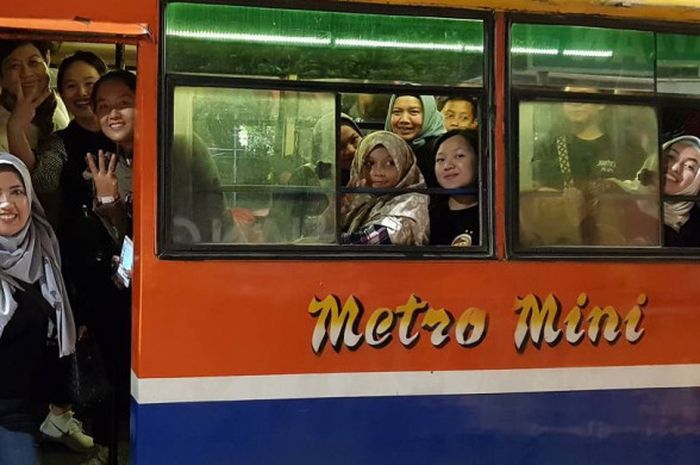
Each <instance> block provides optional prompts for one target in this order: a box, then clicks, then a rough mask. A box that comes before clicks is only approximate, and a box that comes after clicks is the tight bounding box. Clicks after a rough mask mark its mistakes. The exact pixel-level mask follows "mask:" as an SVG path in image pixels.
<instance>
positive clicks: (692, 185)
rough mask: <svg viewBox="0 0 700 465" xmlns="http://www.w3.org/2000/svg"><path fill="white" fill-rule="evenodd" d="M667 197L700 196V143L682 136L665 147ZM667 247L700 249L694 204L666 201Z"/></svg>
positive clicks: (699, 223)
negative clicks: (699, 193) (699, 194)
mask: <svg viewBox="0 0 700 465" xmlns="http://www.w3.org/2000/svg"><path fill="white" fill-rule="evenodd" d="M663 162H664V173H665V175H664V194H666V195H667V196H668V195H678V196H694V195H698V192H700V139H698V138H697V137H695V136H680V137H676V138H675V139H672V140H670V141H668V142H666V143H665V144H664V145H663ZM664 223H666V227H665V233H666V240H665V244H666V245H668V246H672V247H700V213H699V212H698V208H697V206H696V202H695V201H693V200H679V201H670V200H666V201H664Z"/></svg>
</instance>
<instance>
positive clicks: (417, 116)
mask: <svg viewBox="0 0 700 465" xmlns="http://www.w3.org/2000/svg"><path fill="white" fill-rule="evenodd" d="M422 130H423V105H422V104H421V102H420V100H419V99H418V98H416V97H413V96H403V97H398V98H397V99H396V100H394V106H393V107H392V109H391V132H393V133H394V134H398V135H399V136H400V137H401V138H402V139H403V140H405V141H406V142H411V141H412V140H413V139H415V138H416V137H418V135H419V134H420V133H421V131H422Z"/></svg>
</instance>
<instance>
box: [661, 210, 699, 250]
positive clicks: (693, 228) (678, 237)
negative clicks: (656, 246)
mask: <svg viewBox="0 0 700 465" xmlns="http://www.w3.org/2000/svg"><path fill="white" fill-rule="evenodd" d="M664 229H665V233H666V235H665V242H666V244H665V245H667V246H669V247H700V208H698V207H694V208H693V209H692V210H691V211H690V218H688V221H686V223H685V224H684V225H683V226H681V229H680V231H676V230H675V229H673V228H672V227H670V226H667V225H666V226H664Z"/></svg>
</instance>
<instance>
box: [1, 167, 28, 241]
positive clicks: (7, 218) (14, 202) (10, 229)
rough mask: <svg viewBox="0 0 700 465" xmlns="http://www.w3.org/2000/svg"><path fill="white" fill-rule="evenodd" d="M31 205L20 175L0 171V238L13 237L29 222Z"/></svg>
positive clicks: (8, 169) (9, 170)
mask: <svg viewBox="0 0 700 465" xmlns="http://www.w3.org/2000/svg"><path fill="white" fill-rule="evenodd" d="M30 214H31V205H29V198H28V197H27V192H26V190H25V189H24V184H23V183H22V179H21V178H20V175H19V174H18V173H17V172H16V171H15V170H14V169H11V168H4V167H3V168H1V169H0V236H14V235H15V234H17V233H18V232H20V231H21V230H22V228H24V225H26V224H27V221H29V215H30Z"/></svg>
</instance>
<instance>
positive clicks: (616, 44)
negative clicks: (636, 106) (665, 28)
mask: <svg viewBox="0 0 700 465" xmlns="http://www.w3.org/2000/svg"><path fill="white" fill-rule="evenodd" d="M511 34H512V39H511V48H510V53H511V69H512V76H511V79H512V83H513V85H517V86H534V87H549V88H556V89H564V88H565V87H566V86H568V85H571V84H572V83H578V84H579V85H581V84H583V85H585V86H586V87H589V88H593V89H599V90H614V91H618V92H619V91H645V92H651V91H653V90H654V59H653V56H654V34H653V33H652V32H646V31H630V30H621V29H603V28H595V27H580V26H560V25H548V24H514V25H513V27H512V28H511Z"/></svg>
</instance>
